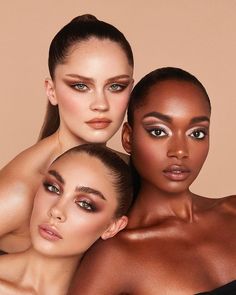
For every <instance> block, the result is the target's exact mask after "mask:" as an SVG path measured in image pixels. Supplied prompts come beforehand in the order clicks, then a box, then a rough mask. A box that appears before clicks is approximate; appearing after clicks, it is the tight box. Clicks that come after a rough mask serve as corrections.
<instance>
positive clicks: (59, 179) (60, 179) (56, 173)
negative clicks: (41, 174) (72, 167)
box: [48, 170, 65, 184]
mask: <svg viewBox="0 0 236 295" xmlns="http://www.w3.org/2000/svg"><path fill="white" fill-rule="evenodd" d="M48 174H50V175H52V176H54V177H55V178H56V179H57V180H58V181H59V182H60V183H61V184H65V180H64V179H63V177H62V176H61V175H60V173H58V172H57V171H56V170H49V171H48Z"/></svg>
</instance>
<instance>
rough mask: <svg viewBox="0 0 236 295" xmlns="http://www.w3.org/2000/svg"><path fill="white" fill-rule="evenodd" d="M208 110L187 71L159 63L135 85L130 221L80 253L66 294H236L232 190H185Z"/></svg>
mask: <svg viewBox="0 0 236 295" xmlns="http://www.w3.org/2000/svg"><path fill="white" fill-rule="evenodd" d="M210 116H211V104H210V101H209V97H208V94H207V92H206V90H205V88H204V87H203V85H202V84H201V83H200V82H199V80H197V79H196V78H195V77H194V76H193V75H191V74H190V73H188V72H186V71H183V70H181V69H178V68H162V69H157V70H155V71H153V72H151V73H149V74H148V75H146V76H145V77H144V78H143V79H142V80H141V81H140V82H139V83H138V84H137V85H136V86H135V88H134V90H133V92H132V94H131V99H130V105H129V108H128V123H126V124H125V125H124V128H123V146H124V148H125V150H126V151H127V152H128V153H130V154H131V159H132V163H133V165H134V167H135V169H136V171H137V173H138V175H139V177H138V179H137V180H139V186H138V187H137V190H138V194H137V199H136V202H135V203H134V206H133V207H132V209H131V211H130V213H129V223H128V226H127V228H126V229H125V230H124V231H123V232H121V233H120V234H118V235H117V236H116V237H115V238H114V239H111V240H110V241H106V242H104V243H103V242H101V243H97V245H96V244H95V247H92V249H91V251H88V255H85V258H84V260H83V263H82V264H81V267H79V270H78V277H77V278H76V280H75V281H74V284H73V286H72V289H71V292H70V294H71V295H72V294H73V295H75V294H86V295H90V294H91V295H93V294H102V295H118V294H127V295H143V294H145V295H156V294H160V295H162V294H168V295H190V294H197V293H200V292H206V291H207V292H208V291H211V290H213V289H215V288H217V291H216V290H215V291H213V293H206V294H224V295H225V294H236V280H235V279H236V263H235V261H236V236H235V232H236V197H235V196H229V197H225V198H221V199H219V198H218V199H217V198H208V197H202V196H199V195H196V194H194V193H192V192H191V190H190V185H191V184H192V182H193V181H194V180H195V179H196V177H197V176H198V174H199V172H200V170H201V167H202V165H203V164H204V161H205V159H206V157H207V154H208V149H209V126H210ZM136 184H137V182H136ZM113 270H115V271H113ZM88 274H89V276H88ZM88 278H89V279H88ZM104 278H105V279H104ZM89 282H92V284H90V283H89ZM218 288H220V289H218Z"/></svg>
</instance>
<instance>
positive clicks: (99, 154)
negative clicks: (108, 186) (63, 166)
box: [54, 143, 133, 218]
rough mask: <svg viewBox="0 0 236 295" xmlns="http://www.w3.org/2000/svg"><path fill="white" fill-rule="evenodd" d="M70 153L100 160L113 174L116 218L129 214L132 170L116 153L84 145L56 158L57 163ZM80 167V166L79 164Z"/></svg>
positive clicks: (95, 145)
mask: <svg viewBox="0 0 236 295" xmlns="http://www.w3.org/2000/svg"><path fill="white" fill-rule="evenodd" d="M69 153H86V154H87V155H89V156H91V157H95V158H97V159H99V160H100V161H101V162H102V163H103V164H104V165H105V166H106V167H107V168H108V169H109V170H110V172H111V175H112V178H113V186H114V187H115V189H116V192H117V194H118V207H117V209H116V212H115V217H116V218H118V217H121V216H123V215H125V214H126V213H127V211H128V210H129V208H130V206H131V204H132V201H133V184H132V174H131V169H130V166H129V165H128V164H126V163H125V161H123V160H122V159H121V158H120V157H119V156H118V155H117V154H116V153H115V152H113V151H112V150H111V149H110V148H108V147H105V146H103V145H101V144H97V143H93V144H82V145H79V146H76V147H73V148H71V149H69V150H67V151H66V152H65V153H63V154H62V155H60V156H59V157H58V158H56V160H54V162H55V161H57V160H58V159H60V158H61V157H63V156H64V155H67V154H69ZM78 165H79V164H78Z"/></svg>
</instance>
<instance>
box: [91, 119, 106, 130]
mask: <svg viewBox="0 0 236 295" xmlns="http://www.w3.org/2000/svg"><path fill="white" fill-rule="evenodd" d="M87 124H88V125H89V126H90V127H91V128H93V129H105V128H107V127H108V126H109V125H110V124H111V122H108V121H104V122H103V121H96V122H87Z"/></svg>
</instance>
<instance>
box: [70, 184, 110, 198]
mask: <svg viewBox="0 0 236 295" xmlns="http://www.w3.org/2000/svg"><path fill="white" fill-rule="evenodd" d="M75 191H76V192H80V193H86V194H92V195H96V196H98V197H99V198H101V199H103V200H104V201H107V199H106V198H105V197H104V195H103V193H102V192H100V191H99V190H96V189H94V188H91V187H89V186H77V187H76V189H75Z"/></svg>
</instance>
